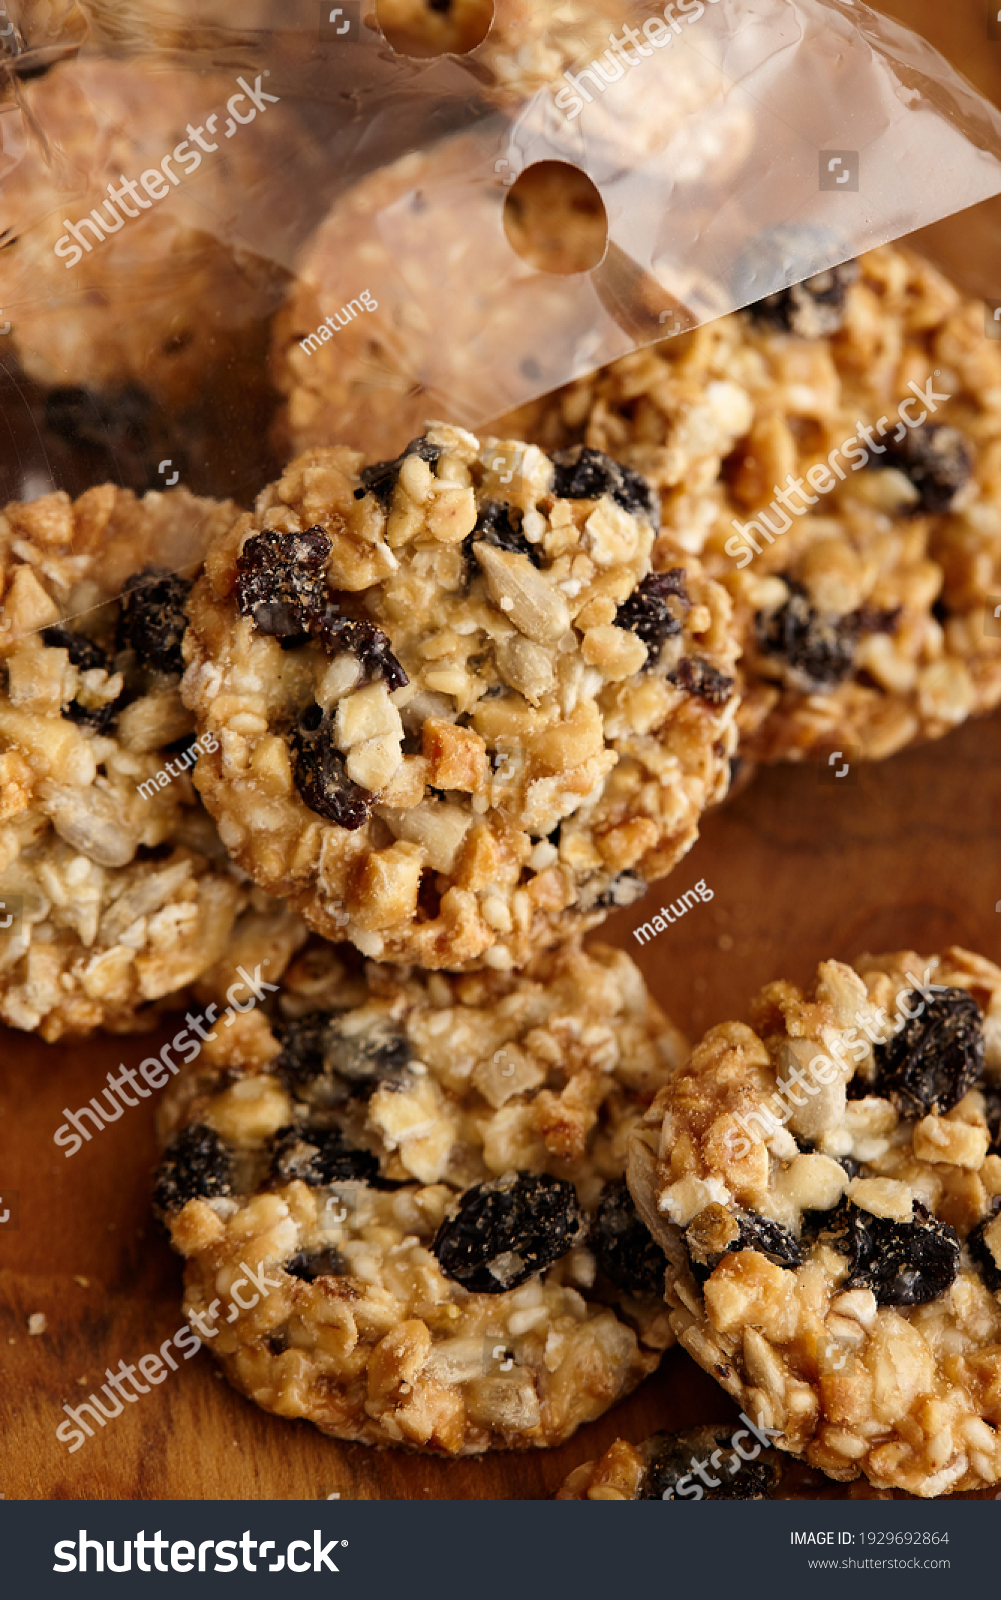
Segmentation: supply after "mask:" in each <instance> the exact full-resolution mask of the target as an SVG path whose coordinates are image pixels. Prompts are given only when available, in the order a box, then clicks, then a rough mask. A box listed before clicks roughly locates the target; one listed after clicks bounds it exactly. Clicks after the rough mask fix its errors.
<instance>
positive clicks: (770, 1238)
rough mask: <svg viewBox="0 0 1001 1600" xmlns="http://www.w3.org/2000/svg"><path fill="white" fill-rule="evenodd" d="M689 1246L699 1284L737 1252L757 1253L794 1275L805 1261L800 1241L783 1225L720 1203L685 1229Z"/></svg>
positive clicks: (707, 1208) (690, 1257) (693, 1220)
mask: <svg viewBox="0 0 1001 1600" xmlns="http://www.w3.org/2000/svg"><path fill="white" fill-rule="evenodd" d="M685 1245H686V1248H687V1250H688V1259H689V1261H690V1262H691V1267H692V1273H693V1276H694V1277H695V1278H696V1279H697V1280H698V1282H699V1283H705V1281H706V1279H707V1278H708V1277H709V1276H710V1274H711V1273H713V1272H715V1270H716V1268H717V1267H718V1266H719V1264H720V1262H721V1261H722V1259H723V1257H724V1256H727V1255H732V1254H733V1252H734V1251H736V1250H757V1251H758V1253H759V1254H760V1255H763V1256H767V1257H768V1259H769V1261H772V1262H774V1264H775V1265H776V1266H777V1267H785V1268H786V1269H787V1270H788V1271H790V1272H791V1271H794V1270H795V1269H796V1267H798V1266H801V1265H802V1261H803V1254H802V1251H801V1250H800V1247H799V1245H798V1243H797V1241H796V1240H795V1238H794V1237H793V1235H792V1234H791V1233H790V1232H789V1230H788V1229H787V1228H783V1227H782V1225H781V1223H778V1222H772V1221H771V1219H770V1218H769V1217H761V1216H759V1215H758V1213H757V1212H756V1211H734V1212H731V1211H728V1210H727V1208H726V1207H725V1206H721V1205H716V1204H712V1205H708V1206H706V1208H705V1210H704V1211H700V1212H699V1214H698V1216H697V1217H693V1219H692V1221H691V1222H690V1223H689V1225H688V1227H687V1229H686V1230H685Z"/></svg>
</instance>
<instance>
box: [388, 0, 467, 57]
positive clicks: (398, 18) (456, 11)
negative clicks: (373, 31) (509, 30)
mask: <svg viewBox="0 0 1001 1600" xmlns="http://www.w3.org/2000/svg"><path fill="white" fill-rule="evenodd" d="M375 14H376V18H377V20H378V23H379V28H380V30H381V31H382V34H383V36H384V37H385V39H386V40H387V41H388V43H389V44H391V45H392V47H393V49H394V50H395V51H396V52H397V54H398V55H401V56H414V57H417V58H418V59H420V60H426V59H428V58H429V57H431V56H447V55H452V56H464V55H468V54H469V52H470V50H475V49H476V46H477V45H478V44H482V43H483V41H484V39H485V38H486V36H487V34H488V33H489V31H490V24H491V23H492V22H493V20H494V7H493V0H376V6H375Z"/></svg>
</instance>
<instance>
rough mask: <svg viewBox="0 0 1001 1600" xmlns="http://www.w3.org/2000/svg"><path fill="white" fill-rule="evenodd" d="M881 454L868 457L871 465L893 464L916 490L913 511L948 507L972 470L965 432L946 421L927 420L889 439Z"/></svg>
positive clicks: (970, 452) (967, 480)
mask: <svg viewBox="0 0 1001 1600" xmlns="http://www.w3.org/2000/svg"><path fill="white" fill-rule="evenodd" d="M884 448H885V452H886V453H885V454H884V455H873V456H871V457H870V465H872V466H874V467H896V468H897V469H898V471H900V472H902V473H904V475H905V476H906V477H907V478H908V479H909V480H910V482H911V483H912V484H913V485H914V487H915V489H917V491H918V496H919V499H918V503H917V505H916V506H915V508H914V509H915V511H931V512H942V511H948V509H949V507H950V506H951V504H952V502H953V500H954V499H955V497H956V495H957V494H958V493H959V491H960V489H962V488H963V487H964V486H965V485H966V484H967V483H968V482H969V481H970V478H971V476H972V474H973V463H974V454H973V446H972V445H971V444H970V442H969V440H968V439H967V437H966V435H965V434H963V433H961V432H960V431H959V429H958V428H951V427H949V425H948V424H947V423H943V422H929V423H924V424H922V425H920V426H919V427H916V428H909V429H908V431H907V432H906V433H905V434H904V437H903V438H902V439H900V440H896V439H891V440H890V441H889V442H888V443H887V444H886V445H885V447H884Z"/></svg>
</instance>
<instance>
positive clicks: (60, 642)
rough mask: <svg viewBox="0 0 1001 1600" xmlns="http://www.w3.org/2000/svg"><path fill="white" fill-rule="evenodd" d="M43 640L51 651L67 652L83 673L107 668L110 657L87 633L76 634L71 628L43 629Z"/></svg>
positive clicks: (72, 662) (75, 665)
mask: <svg viewBox="0 0 1001 1600" xmlns="http://www.w3.org/2000/svg"><path fill="white" fill-rule="evenodd" d="M42 638H43V639H44V640H45V645H46V648H47V649H49V650H65V651H66V652H67V653H68V655H69V658H70V662H71V664H72V665H73V666H74V667H78V668H79V669H80V671H81V672H92V671H93V670H94V668H95V667H107V665H108V657H107V655H106V653H105V652H104V651H103V650H102V649H101V646H100V645H99V644H95V642H94V640H93V639H89V638H88V637H87V635H86V634H85V633H74V632H73V631H72V630H71V629H70V628H62V627H59V626H55V627H52V628H43V629H42Z"/></svg>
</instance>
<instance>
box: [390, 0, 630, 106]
mask: <svg viewBox="0 0 1001 1600" xmlns="http://www.w3.org/2000/svg"><path fill="white" fill-rule="evenodd" d="M627 14H628V13H627V8H626V6H625V5H624V4H623V3H622V0H601V3H600V4H598V5H595V4H594V0H366V3H365V7H364V10H363V16H364V19H365V22H366V24H367V26H368V27H376V28H378V27H381V29H382V31H383V32H385V34H386V35H387V37H389V38H390V39H391V40H392V43H393V45H394V47H395V48H396V49H398V50H400V51H401V52H402V53H403V54H405V55H415V56H436V55H443V54H446V53H448V52H455V53H456V54H459V55H464V54H466V53H467V52H468V51H470V50H476V56H475V58H474V59H475V60H476V62H477V65H478V66H479V67H480V69H481V72H482V71H484V69H485V75H486V77H487V83H486V86H485V88H484V93H485V95H486V96H487V98H488V99H490V100H492V101H493V102H494V103H495V104H497V105H502V106H505V107H508V108H512V109H513V108H515V107H517V106H518V105H519V104H520V103H521V102H522V101H524V100H527V99H529V98H530V96H532V95H534V94H536V93H537V92H538V91H539V90H540V89H545V88H547V87H549V85H551V84H555V83H556V82H557V81H558V79H559V77H560V74H561V73H563V72H564V71H565V70H566V69H567V68H568V67H574V66H576V65H579V64H583V63H584V62H587V61H590V60H591V59H592V57H594V56H595V55H600V54H601V51H602V48H603V47H604V46H607V44H608V32H609V29H610V28H614V26H615V25H617V24H618V23H619V22H621V21H623V20H624V19H625V17H626V15H627Z"/></svg>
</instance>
